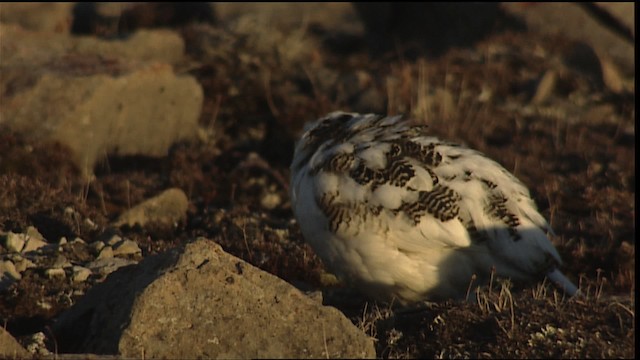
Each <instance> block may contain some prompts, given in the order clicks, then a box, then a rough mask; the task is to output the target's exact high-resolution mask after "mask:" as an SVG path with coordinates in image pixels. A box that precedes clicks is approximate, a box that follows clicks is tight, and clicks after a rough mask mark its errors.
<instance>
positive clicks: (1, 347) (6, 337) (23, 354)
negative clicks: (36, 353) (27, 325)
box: [0, 326, 31, 359]
mask: <svg viewBox="0 0 640 360" xmlns="http://www.w3.org/2000/svg"><path fill="white" fill-rule="evenodd" d="M30 356H31V354H29V352H28V351H27V350H26V349H25V348H23V347H22V346H20V344H19V343H18V341H16V339H14V338H13V336H11V334H9V333H8V332H7V331H6V330H5V329H4V327H2V326H0V358H2V359H25V358H28V357H30Z"/></svg>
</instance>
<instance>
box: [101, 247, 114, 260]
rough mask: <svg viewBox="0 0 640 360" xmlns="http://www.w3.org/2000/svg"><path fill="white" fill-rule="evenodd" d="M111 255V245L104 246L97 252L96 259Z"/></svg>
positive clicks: (110, 256)
mask: <svg viewBox="0 0 640 360" xmlns="http://www.w3.org/2000/svg"><path fill="white" fill-rule="evenodd" d="M112 257H113V248H112V247H111V246H104V247H103V248H102V249H101V250H100V254H98V259H110V258H112Z"/></svg>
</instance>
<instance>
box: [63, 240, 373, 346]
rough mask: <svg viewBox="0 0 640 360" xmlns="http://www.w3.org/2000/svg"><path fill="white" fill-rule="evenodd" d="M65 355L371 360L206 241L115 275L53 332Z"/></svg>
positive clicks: (332, 322)
mask: <svg viewBox="0 0 640 360" xmlns="http://www.w3.org/2000/svg"><path fill="white" fill-rule="evenodd" d="M54 328H55V330H54V331H55V333H56V339H58V345H59V349H60V350H61V352H78V351H81V352H91V353H101V354H119V355H122V356H140V354H144V355H145V356H146V357H148V358H213V357H223V358H249V357H253V358H255V357H289V358H293V357H296V358H310V357H315V358H319V357H374V356H375V351H374V347H373V343H372V340H371V339H369V338H368V337H367V336H366V335H365V334H364V333H362V332H361V331H360V330H359V329H357V328H356V327H355V326H354V325H353V324H352V323H351V322H350V321H349V320H348V319H347V318H346V317H345V316H344V315H343V314H341V313H340V312H339V311H338V310H336V309H335V308H332V307H325V306H322V305H321V304H319V303H317V302H316V301H314V300H312V299H310V298H308V297H307V296H305V295H304V294H303V293H302V292H300V291H299V290H297V289H296V288H294V287H293V286H291V285H290V284H288V283H286V282H284V281H283V280H281V279H279V278H277V277H275V276H273V275H270V274H268V273H266V272H264V271H262V270H259V269H257V268H255V267H253V266H251V265H250V264H248V263H246V262H244V261H243V260H241V259H239V258H236V257H234V256H232V255H229V254H227V253H225V252H224V251H222V249H221V247H220V246H219V245H217V244H215V243H214V242H212V241H210V240H206V239H199V240H197V241H195V242H193V243H190V244H187V245H186V246H185V248H184V249H183V250H177V249H176V250H173V251H170V252H168V253H165V254H161V255H156V256H150V257H147V258H145V259H144V260H143V261H142V262H141V263H140V264H139V265H138V266H134V267H128V268H125V269H121V270H120V271H118V272H116V273H114V274H112V275H111V276H109V278H108V279H107V280H106V281H105V282H103V283H101V284H98V285H96V286H95V287H94V288H92V289H91V290H90V291H89V292H88V293H87V295H86V296H85V297H84V298H83V299H81V300H80V301H79V302H78V303H77V304H76V305H74V306H73V307H72V308H71V309H70V310H69V311H67V312H65V313H63V314H62V315H61V316H60V317H59V319H58V322H57V323H56V325H55V327H54Z"/></svg>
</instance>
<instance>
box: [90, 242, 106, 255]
mask: <svg viewBox="0 0 640 360" xmlns="http://www.w3.org/2000/svg"><path fill="white" fill-rule="evenodd" d="M104 247H105V244H104V243H103V242H102V241H94V242H92V243H91V244H89V248H91V251H93V252H94V253H95V254H100V251H102V249H104Z"/></svg>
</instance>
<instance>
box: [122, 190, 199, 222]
mask: <svg viewBox="0 0 640 360" xmlns="http://www.w3.org/2000/svg"><path fill="white" fill-rule="evenodd" d="M188 206H189V200H188V199H187V195H185V193H184V192H183V191H182V190H180V189H177V188H173V189H168V190H165V191H163V192H162V193H160V194H159V195H157V196H155V197H153V198H151V199H147V200H145V201H143V202H142V203H140V204H138V205H136V206H134V207H133V208H131V209H129V210H128V211H125V212H124V213H123V214H122V215H120V217H119V218H118V219H117V220H116V222H115V224H114V225H115V226H121V225H124V224H127V225H129V226H133V225H135V224H140V225H141V226H144V225H146V224H147V223H156V224H162V225H170V226H173V225H174V224H175V223H176V222H178V221H180V220H182V219H184V218H185V217H186V214H187V208H188Z"/></svg>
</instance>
